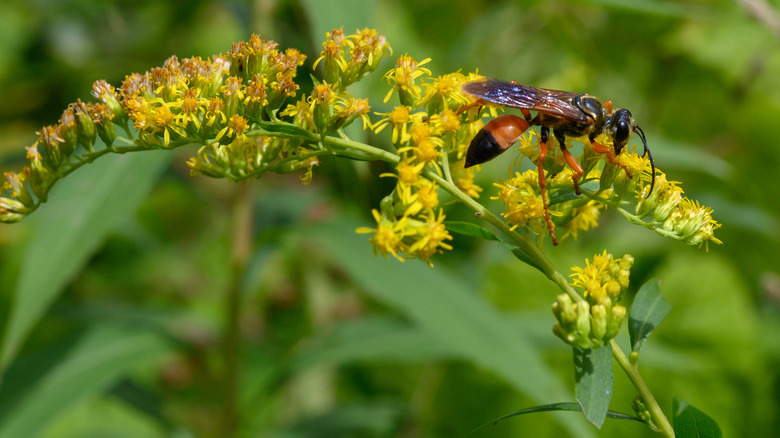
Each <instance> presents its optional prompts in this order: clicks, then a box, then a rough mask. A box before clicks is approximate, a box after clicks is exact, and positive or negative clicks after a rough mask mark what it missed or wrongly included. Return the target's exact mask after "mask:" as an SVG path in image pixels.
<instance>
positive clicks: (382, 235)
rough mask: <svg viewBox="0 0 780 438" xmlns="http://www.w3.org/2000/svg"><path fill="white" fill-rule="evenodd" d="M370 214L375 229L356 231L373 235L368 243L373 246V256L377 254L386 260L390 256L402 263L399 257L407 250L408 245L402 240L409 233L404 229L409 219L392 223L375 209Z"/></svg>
mask: <svg viewBox="0 0 780 438" xmlns="http://www.w3.org/2000/svg"><path fill="white" fill-rule="evenodd" d="M371 214H372V215H373V216H374V220H376V223H377V226H376V228H367V227H361V228H358V229H357V230H356V231H357V232H358V233H361V234H368V233H373V234H374V235H373V236H372V237H371V239H369V242H371V244H372V245H373V246H374V255H376V254H377V253H379V254H382V256H383V257H385V258H387V255H388V254H391V255H392V256H393V257H395V258H396V259H398V260H399V261H404V258H403V257H402V256H401V255H402V254H403V253H404V252H405V251H406V250H407V249H408V245H407V244H406V243H404V241H403V240H404V237H406V235H408V234H409V233H410V232H409V230H407V229H406V225H407V223H408V222H409V218H407V217H402V218H401V219H399V220H397V221H395V222H393V221H390V220H389V219H387V218H384V217H383V216H382V215H381V214H380V213H379V211H378V210H376V209H374V210H371Z"/></svg>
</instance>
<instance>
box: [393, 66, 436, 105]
mask: <svg viewBox="0 0 780 438" xmlns="http://www.w3.org/2000/svg"><path fill="white" fill-rule="evenodd" d="M430 61H431V58H425V59H423V60H422V61H420V62H419V63H418V62H417V61H416V60H415V59H414V58H412V57H411V56H408V55H403V56H399V57H398V59H397V60H396V62H395V68H393V69H392V70H390V71H388V72H387V73H385V76H384V77H385V79H387V82H388V83H389V84H390V85H393V88H392V89H390V91H389V92H388V93H387V95H386V96H385V99H384V102H385V103H387V101H389V100H390V96H392V95H393V91H394V90H396V89H397V90H398V93H399V95H400V97H401V103H402V104H403V105H408V106H412V105H413V103H414V100H416V99H419V98H420V91H421V88H420V86H419V85H417V84H416V83H415V81H416V80H417V78H419V77H420V76H422V75H428V76H430V74H431V71H430V70H428V69H427V68H424V67H422V66H423V65H425V64H427V63H428V62H430Z"/></svg>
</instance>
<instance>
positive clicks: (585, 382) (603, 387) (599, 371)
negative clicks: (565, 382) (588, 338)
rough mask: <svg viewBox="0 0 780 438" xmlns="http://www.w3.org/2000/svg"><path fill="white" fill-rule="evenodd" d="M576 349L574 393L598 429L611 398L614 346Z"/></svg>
mask: <svg viewBox="0 0 780 438" xmlns="http://www.w3.org/2000/svg"><path fill="white" fill-rule="evenodd" d="M573 350H574V372H575V382H576V383H575V385H574V393H575V395H576V397H577V402H578V403H579V404H580V406H582V412H583V413H584V414H585V418H587V419H588V421H589V422H590V423H592V424H593V425H594V426H596V427H597V428H599V429H601V426H602V425H603V424H604V420H605V419H606V418H607V412H608V411H609V402H610V401H611V400H612V387H613V385H614V383H615V376H614V373H613V371H612V346H611V345H610V344H607V345H605V346H603V347H601V348H597V349H595V350H592V349H588V350H583V349H581V348H576V347H574V348H573Z"/></svg>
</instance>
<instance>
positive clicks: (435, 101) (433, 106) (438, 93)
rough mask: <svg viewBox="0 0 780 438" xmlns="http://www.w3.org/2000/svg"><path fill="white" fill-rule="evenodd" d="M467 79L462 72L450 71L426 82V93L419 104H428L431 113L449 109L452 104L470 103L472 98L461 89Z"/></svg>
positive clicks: (456, 105) (462, 104)
mask: <svg viewBox="0 0 780 438" xmlns="http://www.w3.org/2000/svg"><path fill="white" fill-rule="evenodd" d="M465 79H466V77H465V76H463V74H461V73H450V74H446V75H443V76H439V77H437V78H436V79H433V80H432V81H430V82H426V83H424V84H423V86H424V87H425V90H426V91H425V95H424V96H423V97H422V98H421V99H420V101H419V102H418V103H417V105H419V106H421V105H428V113H429V114H436V113H439V112H441V111H444V110H448V109H450V108H451V106H455V107H461V106H465V105H468V104H469V102H470V101H471V98H469V97H467V96H465V95H464V94H463V93H461V90H460V86H461V85H462V84H463V83H464V82H465Z"/></svg>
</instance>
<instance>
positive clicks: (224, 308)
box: [0, 0, 780, 437]
mask: <svg viewBox="0 0 780 438" xmlns="http://www.w3.org/2000/svg"><path fill="white" fill-rule="evenodd" d="M755 4H763V5H764V6H768V7H769V8H770V9H769V13H767V12H763V13H761V14H759V16H760V17H761V18H762V19H763V20H761V21H758V20H756V19H755V18H754V17H753V16H752V15H751V10H752V9H751V6H753V5H755ZM778 11H780V2H778V1H776V0H775V1H768V2H764V1H758V0H753V1H750V0H745V1H734V2H730V1H695V0H694V1H687V2H682V1H650V0H642V1H630V0H592V1H587V2H577V1H564V0H555V1H488V0H471V1H465V0H457V1H436V0H403V1H389V0H352V1H318V0H298V1H293V0H290V1H283V0H280V1H274V0H258V1H255V2H239V1H234V2H213V1H173V2H158V1H116V2H100V1H91V0H74V1H51V0H48V1H47V0H37V1H28V2H16V3H12V2H3V3H1V4H0V138H2V141H1V142H0V158H1V159H2V164H3V166H2V167H3V169H4V170H10V169H18V167H20V166H21V160H22V159H23V158H24V147H25V146H29V145H30V144H32V143H33V142H34V141H35V139H36V137H35V135H34V132H35V131H36V130H38V129H39V128H40V127H41V126H43V125H47V124H53V123H55V122H56V121H57V119H58V118H59V115H60V114H61V112H62V110H63V109H64V108H65V107H66V106H67V104H68V103H70V102H73V101H75V100H76V99H78V98H81V99H85V100H86V99H89V91H90V86H91V83H92V82H93V81H94V80H96V79H100V78H105V79H107V80H108V81H109V82H111V83H113V84H114V85H119V84H120V82H121V80H122V79H123V78H124V75H126V74H129V73H131V72H134V71H139V72H143V71H145V70H148V69H150V68H152V67H154V66H157V65H160V64H162V62H163V61H164V60H165V59H166V58H167V57H168V56H170V55H171V54H176V55H178V56H179V57H189V56H203V57H207V56H210V55H212V54H215V53H219V52H224V51H227V50H228V49H229V48H230V44H231V42H234V41H239V40H245V39H248V37H249V35H250V34H251V33H253V32H255V33H260V34H261V36H263V37H264V38H270V39H274V40H276V41H277V42H279V43H280V45H281V46H282V47H296V48H298V49H300V50H301V51H302V52H304V53H305V54H307V55H308V56H309V59H308V60H307V63H306V65H305V66H304V67H303V68H301V69H300V70H299V75H300V77H302V78H306V77H308V73H307V71H308V70H309V69H310V68H311V64H312V62H313V61H314V60H315V59H316V58H317V56H318V53H319V51H320V48H321V45H320V44H321V41H322V39H323V37H324V33H325V32H326V31H328V30H331V29H332V28H334V27H338V26H344V28H345V31H347V33H350V32H352V31H354V30H355V29H356V28H363V27H367V26H368V27H375V28H377V29H378V31H379V32H380V33H382V34H384V35H386V37H387V39H388V41H389V42H390V45H391V46H392V48H393V50H394V56H393V57H390V58H394V57H395V56H398V55H402V54H404V53H408V54H409V55H411V56H413V57H415V58H417V59H423V58H426V57H430V58H432V59H433V60H432V62H431V63H430V64H429V65H427V66H426V67H430V69H431V70H432V71H433V73H434V75H439V74H445V73H449V72H453V71H457V70H460V71H463V72H469V71H474V70H475V69H479V72H480V73H482V74H484V75H487V76H494V77H500V78H504V79H513V80H517V81H519V82H521V83H527V84H533V85H537V86H542V87H549V88H557V89H564V90H570V91H578V92H589V93H591V94H593V95H596V96H599V97H600V98H602V99H604V100H606V99H611V100H612V101H613V102H614V104H615V106H616V107H626V108H629V109H630V110H631V111H632V113H633V114H634V116H635V118H636V120H637V122H638V123H639V124H640V126H641V127H642V128H643V129H644V131H645V132H646V134H647V138H648V142H649V145H650V148H651V150H652V152H653V154H654V157H655V162H656V165H657V166H658V167H659V168H660V169H662V170H663V171H665V172H666V173H667V174H668V177H669V179H672V180H677V181H682V182H683V188H684V189H685V190H686V194H687V195H688V196H690V197H691V198H693V199H697V200H699V201H700V202H702V203H703V204H706V205H709V206H711V207H713V208H714V210H715V213H714V217H715V218H716V219H717V220H719V221H720V222H722V223H723V228H722V229H720V230H718V231H717V233H716V236H717V237H719V238H720V239H721V240H723V242H724V243H723V245H720V246H717V247H713V246H711V247H710V248H709V251H708V252H705V250H704V249H703V248H702V249H697V248H691V247H686V246H684V245H683V244H681V243H680V242H676V241H671V240H668V239H663V238H661V237H660V236H658V235H656V234H654V233H652V232H651V231H648V230H646V229H643V228H639V227H636V226H631V225H629V224H627V223H626V222H625V221H624V220H622V218H621V217H620V216H619V215H617V214H615V212H607V213H605V214H604V215H603V216H602V221H601V223H600V226H599V227H598V228H597V229H595V230H592V231H591V232H588V233H585V234H584V235H581V237H580V239H579V240H578V241H575V242H569V243H567V244H564V245H561V246H560V247H557V248H549V253H550V257H551V258H552V259H553V260H554V262H555V263H556V264H557V266H558V267H559V269H561V270H562V271H564V272H566V271H567V269H568V267H569V266H572V265H575V264H579V265H582V264H583V263H584V258H585V257H592V255H593V254H594V253H600V252H601V251H603V250H604V249H606V250H608V251H609V252H611V253H613V254H615V255H616V256H620V255H622V254H624V253H627V252H630V253H631V254H632V255H633V256H634V258H635V259H636V264H635V267H634V269H633V271H632V288H631V289H632V291H635V290H636V289H637V288H638V287H639V286H640V285H641V284H642V283H643V282H644V281H646V280H647V279H649V278H651V277H658V278H659V279H660V280H661V286H662V290H663V291H664V294H665V296H666V298H667V299H668V300H669V301H670V302H671V303H672V305H673V306H674V309H673V310H672V312H671V313H670V314H669V316H668V317H667V319H666V320H665V321H664V323H663V324H662V325H661V326H660V327H659V328H658V329H657V330H656V331H655V332H654V334H653V335H652V336H651V338H650V340H649V342H648V343H647V344H646V346H645V348H644V349H643V355H642V362H641V365H642V367H641V370H642V372H643V375H644V376H645V379H646V381H647V383H648V385H649V386H650V388H651V389H652V390H653V392H654V394H655V396H656V398H657V399H658V400H659V402H660V403H661V405H662V406H663V407H664V408H665V409H666V411H667V413H669V411H670V408H671V398H672V396H677V397H680V398H682V399H683V400H685V401H687V402H689V403H691V404H693V405H695V406H696V407H698V408H699V409H701V410H703V411H704V412H706V413H708V414H709V415H711V416H712V417H714V418H715V419H716V420H717V421H718V422H719V424H720V425H721V427H722V428H723V431H724V433H725V436H777V435H778V434H780V415H778V403H780V389H779V388H780V385H779V384H778V383H779V382H778V370H779V369H780V366H778V365H780V336H778V335H779V334H780V323H779V319H778V301H780V268H779V266H780V264H779V263H778V261H780V251H779V248H780V246H779V245H778V240H779V239H780V223H779V222H778V218H780V202H778V196H779V195H780V190H778V187H780V185H779V184H778V181H777V175H778V169H780V145H778V142H779V141H780V123H779V122H778V120H780V81H779V80H778V78H780V39H779V37H778V36H779V35H780V30H778V29H773V28H772V27H771V18H772V15H771V14H772V13H773V14H775V15H774V16H775V17H777V13H778ZM766 23H770V24H766ZM391 65H392V59H386V60H385V64H384V66H383V67H381V68H380V71H379V72H376V73H375V74H373V75H372V76H370V77H368V78H367V79H365V80H364V81H363V82H362V83H360V84H358V86H357V87H355V88H354V89H353V90H352V91H353V94H355V95H358V96H363V95H367V96H369V97H370V100H371V103H372V105H373V110H374V111H377V112H386V111H387V110H389V109H391V108H392V105H393V102H390V103H388V104H386V105H383V104H382V103H381V101H382V97H383V96H384V95H385V93H386V92H387V84H386V82H385V81H383V80H382V79H381V75H382V72H384V71H385V70H387V68H389V67H390V66H391ZM353 135H355V136H356V138H358V139H361V140H364V141H367V142H371V143H372V144H376V145H380V146H388V139H387V138H386V137H389V136H388V135H384V136H381V137H371V136H366V135H365V134H363V133H362V132H360V131H353ZM195 151H196V148H195V147H191V148H184V150H179V151H176V152H174V153H165V152H150V153H145V154H136V155H137V156H121V157H106V158H103V159H101V160H100V161H99V162H97V163H95V164H93V165H91V166H87V167H85V168H83V169H81V170H79V171H78V172H76V173H74V174H73V175H71V176H70V177H68V178H67V179H65V180H64V181H63V182H61V183H60V184H58V186H57V187H56V188H55V189H54V190H53V191H52V192H51V194H50V202H49V203H48V204H46V205H44V206H43V207H42V208H41V209H40V210H38V211H37V212H36V213H35V214H34V215H33V216H32V217H31V218H30V219H29V220H28V221H26V222H25V223H22V224H19V225H13V226H9V225H3V226H2V227H0V323H1V325H0V328H1V329H2V335H3V344H2V347H1V348H0V366H2V367H3V368H6V369H5V373H4V377H3V381H2V387H0V437H34V436H43V437H98V436H100V437H140V436H143V437H169V436H170V437H210V436H225V437H227V436H230V432H226V431H230V430H235V431H236V433H235V435H236V436H242V437H243V436H246V437H395V436H398V437H459V436H464V435H466V434H467V433H468V432H470V431H471V430H473V429H474V428H476V427H477V426H479V425H481V424H483V423H485V422H488V421H490V420H492V419H494V418H496V417H498V416H501V415H503V414H506V413H509V412H512V411H514V410H517V409H521V408H525V407H529V406H533V405H537V404H546V403H554V402H560V401H572V400H573V389H572V388H573V383H574V378H573V374H574V373H573V369H572V366H571V351H570V349H569V348H568V347H567V346H565V345H564V344H563V343H561V342H559V341H558V340H557V338H555V337H554V336H553V335H552V333H551V327H552V324H553V317H552V314H551V312H550V310H549V309H550V305H551V303H552V301H553V299H554V296H555V295H556V294H557V290H556V288H555V287H554V286H553V285H552V284H551V283H549V282H548V281H546V279H545V278H544V277H543V276H542V275H541V274H539V273H538V272H536V271H534V270H533V269H531V268H528V267H527V266H525V265H522V264H521V263H519V262H518V261H517V260H516V259H514V258H513V257H512V256H511V254H509V253H508V252H507V251H506V250H505V249H504V248H503V247H501V246H499V245H495V244H492V243H484V242H477V241H474V240H472V239H466V238H463V237H459V236H456V237H455V240H454V242H453V245H454V246H455V250H453V251H451V252H448V253H446V254H443V255H440V256H437V257H435V258H434V263H435V265H436V267H435V268H434V269H430V268H428V267H427V266H425V265H424V264H422V263H419V262H416V261H410V262H406V263H399V262H397V261H395V260H384V259H382V258H379V257H373V256H372V255H371V247H370V245H369V244H368V243H367V242H366V236H365V235H357V234H355V233H354V229H355V228H356V227H358V226H371V225H372V219H371V217H370V210H371V208H376V207H378V205H379V200H380V199H381V198H382V197H383V196H384V195H386V194H387V193H388V192H389V191H390V190H391V188H392V181H389V180H388V179H379V178H378V175H379V174H380V173H381V172H382V171H385V170H387V169H386V168H384V167H383V166H381V165H356V164H355V163H351V162H344V161H330V162H325V163H323V164H322V165H321V166H319V167H318V168H317V169H315V179H314V183H313V184H312V185H310V186H303V185H301V184H300V183H299V181H298V179H297V177H296V176H294V175H288V176H284V177H279V176H267V177H264V178H263V179H262V180H260V181H256V182H252V183H251V184H250V185H249V186H243V185H236V184H231V183H228V182H225V181H213V180H210V179H208V178H205V177H203V176H196V177H190V176H189V172H188V170H187V168H186V166H185V165H184V162H185V160H186V158H187V157H188V156H190V155H192V154H194V153H195ZM500 161H501V160H496V162H497V163H498V164H492V163H491V164H489V165H486V166H484V171H483V173H482V174H481V175H480V176H479V177H478V181H479V183H480V184H481V185H482V186H483V187H485V192H484V193H483V196H482V198H481V199H482V200H483V201H484V202H488V203H489V205H490V206H491V207H492V208H494V209H495V210H498V209H499V208H500V207H499V206H498V205H496V204H495V201H487V200H488V198H489V197H490V196H491V195H493V193H491V188H490V187H491V184H492V181H494V180H495V179H497V178H500V177H505V172H506V163H504V162H500ZM527 165H528V163H526V166H527ZM243 190H248V191H249V195H250V196H252V199H253V213H254V215H253V221H252V229H251V234H250V235H251V236H253V238H252V242H251V243H252V253H251V257H250V261H249V265H248V269H247V270H246V271H245V272H243V273H241V275H240V276H239V277H238V280H239V283H238V290H239V291H240V297H239V298H240V300H239V301H238V302H236V303H234V304H236V305H237V307H235V308H234V309H233V312H231V311H230V305H229V304H228V303H229V300H228V298H227V297H228V296H229V294H228V292H227V291H228V290H229V289H230V285H231V281H233V280H231V279H235V278H236V277H235V275H234V273H232V272H231V263H230V259H231V245H232V242H231V239H232V238H233V237H232V236H233V233H234V230H233V228H234V226H233V220H234V219H233V216H234V214H235V212H234V211H233V207H232V206H233V205H234V203H233V202H232V200H233V199H235V197H236V196H241V192H242V191H243ZM448 216H449V217H450V218H453V219H462V220H470V219H469V213H468V212H467V211H465V210H463V209H460V208H459V207H458V206H452V207H451V208H450V209H449V210H448ZM225 339H232V341H229V342H225V341H224V340H225ZM236 340H239V341H240V342H238V343H236V342H234V341H236ZM620 342H621V343H622V344H623V345H627V339H625V338H621V339H620ZM231 357H232V358H234V359H230V358H231ZM235 358H238V359H237V360H236V359H235ZM616 373H617V374H616V376H617V377H616V387H615V392H614V398H613V402H612V408H613V409H615V410H618V411H623V412H631V401H632V400H633V397H634V395H635V392H634V391H633V389H632V387H631V386H630V384H629V383H628V382H627V379H626V378H625V376H624V375H622V374H621V373H620V371H619V370H616ZM236 376H238V377H237V378H238V380H237V381H238V385H237V387H236V391H237V392H234V391H232V388H233V386H231V384H230V382H236V380H235V379H236ZM561 434H568V435H570V436H652V435H653V433H652V432H650V431H649V430H648V429H647V428H646V427H644V426H643V425H641V424H639V423H629V422H616V421H607V423H606V425H605V426H604V428H603V430H602V431H596V430H595V429H593V428H592V427H591V426H589V425H588V424H586V423H585V421H584V420H583V419H582V418H581V416H579V415H577V414H575V413H555V414H537V415H533V416H524V417H518V418H513V419H510V420H506V421H503V422H501V423H499V424H498V425H496V426H489V427H487V428H485V429H483V430H481V431H479V432H477V433H476V434H475V435H474V436H475V437H499V436H500V437H505V436H561Z"/></svg>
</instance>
